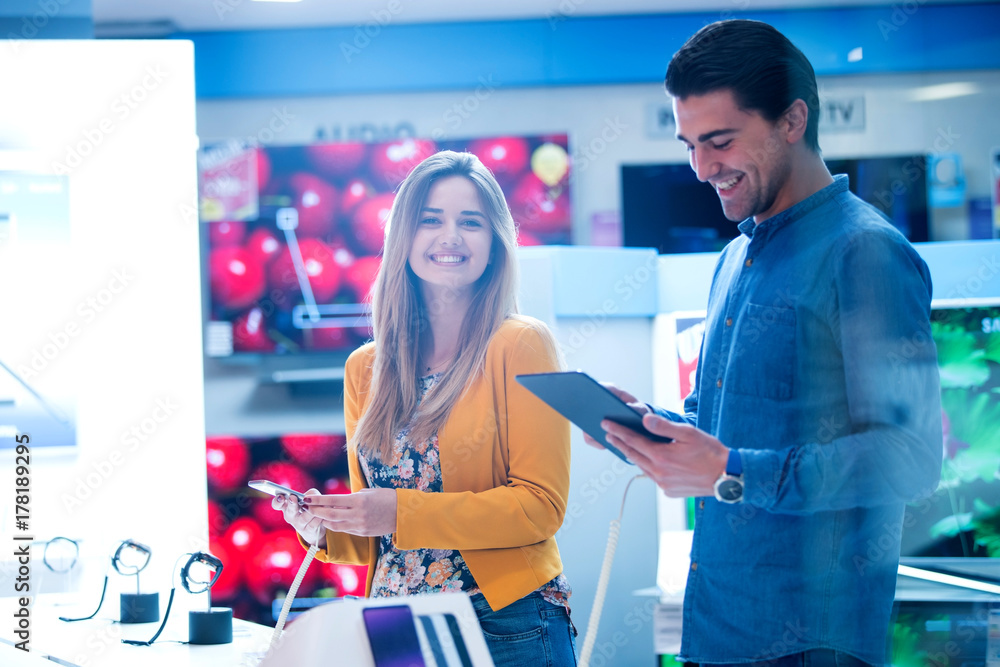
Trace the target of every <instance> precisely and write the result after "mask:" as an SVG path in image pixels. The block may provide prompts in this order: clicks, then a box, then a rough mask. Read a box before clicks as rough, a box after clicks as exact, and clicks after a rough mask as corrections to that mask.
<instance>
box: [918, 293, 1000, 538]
mask: <svg viewBox="0 0 1000 667" xmlns="http://www.w3.org/2000/svg"><path fill="white" fill-rule="evenodd" d="M931 334H932V336H933V338H934V342H935V344H936V345H937V354H938V365H939V368H940V373H941V407H942V412H943V414H942V417H943V421H944V442H943V443H942V456H943V467H942V473H941V483H940V484H939V486H938V488H937V490H936V491H935V492H934V493H933V494H932V495H931V496H930V497H929V498H927V499H925V500H921V501H918V502H916V503H913V504H911V505H910V506H908V507H907V509H906V514H905V518H904V525H903V538H902V555H903V556H935V557H993V558H996V557H1000V299H992V300H980V301H972V300H955V301H935V302H934V304H933V308H932V311H931Z"/></svg>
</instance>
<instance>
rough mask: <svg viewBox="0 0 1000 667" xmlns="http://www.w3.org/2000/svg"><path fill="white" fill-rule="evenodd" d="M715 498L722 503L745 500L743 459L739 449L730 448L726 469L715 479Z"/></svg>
mask: <svg viewBox="0 0 1000 667" xmlns="http://www.w3.org/2000/svg"><path fill="white" fill-rule="evenodd" d="M714 489H715V499H716V500H718V501H719V502H721V503H738V502H740V501H741V500H743V460H742V459H741V458H740V452H739V450H737V449H730V450H729V460H728V461H726V471H725V472H724V473H722V474H721V475H719V479H717V480H715V487H714Z"/></svg>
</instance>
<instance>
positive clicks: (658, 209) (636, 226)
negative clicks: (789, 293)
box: [621, 155, 929, 254]
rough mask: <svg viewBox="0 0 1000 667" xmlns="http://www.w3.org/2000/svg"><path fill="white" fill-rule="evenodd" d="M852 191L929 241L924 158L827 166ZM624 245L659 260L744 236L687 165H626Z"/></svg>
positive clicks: (712, 191)
mask: <svg viewBox="0 0 1000 667" xmlns="http://www.w3.org/2000/svg"><path fill="white" fill-rule="evenodd" d="M826 162H827V166H828V167H829V169H830V172H831V173H833V174H847V176H848V178H849V183H850V189H851V191H852V192H854V193H855V194H856V195H858V196H859V197H861V198H862V199H864V200H865V201H867V202H868V203H870V204H872V205H873V206H875V207H876V208H878V209H879V210H880V211H882V213H883V214H884V215H885V216H886V217H887V218H888V219H889V221H890V222H891V223H892V224H893V225H895V226H896V228H898V229H899V230H900V231H901V232H903V234H904V235H906V237H907V238H908V239H909V240H910V241H913V242H921V241H928V240H929V236H928V214H927V178H926V171H927V170H926V159H925V157H924V156H923V155H904V156H896V157H870V158H844V159H836V160H827V161H826ZM621 185H622V231H623V244H624V245H625V246H628V247H636V248H656V249H657V250H658V251H659V252H660V254H668V253H687V252H718V251H719V250H722V248H723V247H725V245H726V244H727V243H728V242H729V241H731V240H732V239H734V238H736V237H737V236H738V235H739V230H738V229H737V227H736V225H737V223H736V222H733V221H731V220H729V219H727V218H726V216H725V215H724V214H723V212H722V204H721V203H720V202H719V197H718V195H717V194H716V193H715V189H714V188H713V187H712V186H711V185H709V184H708V183H703V182H701V181H699V180H698V177H697V176H695V173H694V171H693V170H692V169H691V166H690V165H689V164H687V163H677V164H646V165H622V168H621Z"/></svg>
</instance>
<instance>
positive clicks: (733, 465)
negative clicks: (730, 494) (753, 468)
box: [726, 449, 743, 477]
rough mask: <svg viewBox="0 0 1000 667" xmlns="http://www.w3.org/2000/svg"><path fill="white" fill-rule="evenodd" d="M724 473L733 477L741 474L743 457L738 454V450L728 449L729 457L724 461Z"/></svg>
mask: <svg viewBox="0 0 1000 667" xmlns="http://www.w3.org/2000/svg"><path fill="white" fill-rule="evenodd" d="M726 474H727V475H732V476H733V477H739V476H740V475H742V474H743V458H742V457H741V456H740V450H738V449H730V450H729V459H728V460H727V461H726Z"/></svg>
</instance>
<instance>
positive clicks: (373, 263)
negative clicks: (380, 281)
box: [344, 255, 382, 303]
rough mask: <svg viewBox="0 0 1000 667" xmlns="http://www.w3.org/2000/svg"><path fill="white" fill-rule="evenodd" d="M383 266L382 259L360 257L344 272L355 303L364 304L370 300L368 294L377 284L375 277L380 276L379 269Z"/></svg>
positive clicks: (345, 280)
mask: <svg viewBox="0 0 1000 667" xmlns="http://www.w3.org/2000/svg"><path fill="white" fill-rule="evenodd" d="M381 266H382V258H381V257H377V256H374V255H366V256H364V257H358V258H357V259H356V260H355V261H354V263H353V264H351V265H350V266H349V267H347V269H346V270H345V271H344V282H345V283H347V287H348V289H350V290H351V293H352V294H353V295H354V299H355V301H357V302H358V303H363V302H364V301H365V300H366V299H367V298H368V293H369V292H370V291H371V289H372V286H373V285H374V284H375V277H376V276H378V270H379V267H381Z"/></svg>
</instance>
